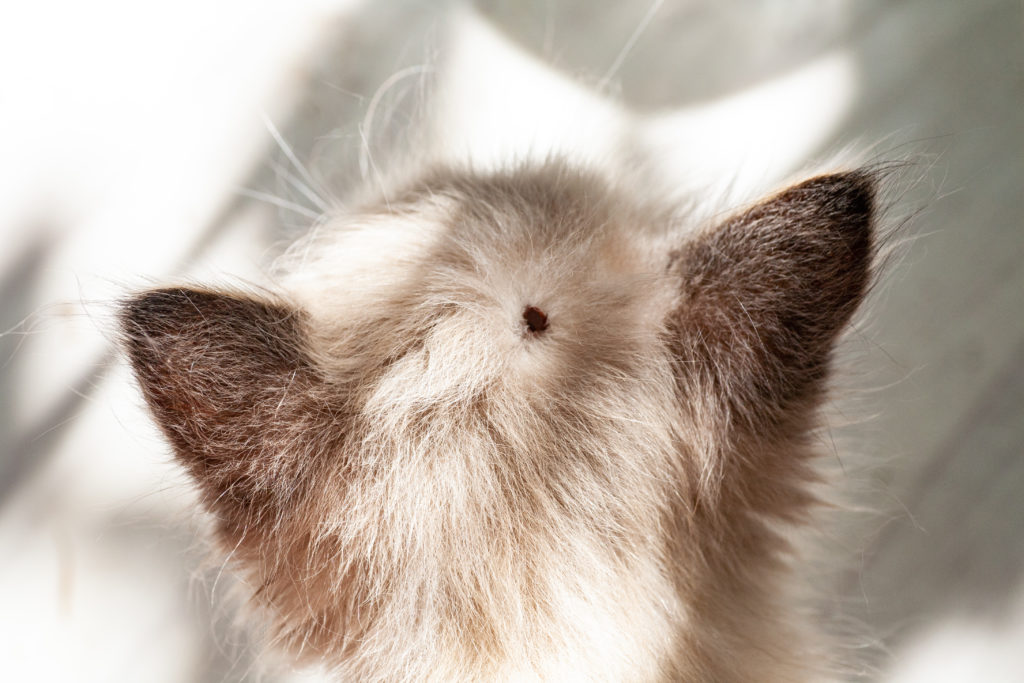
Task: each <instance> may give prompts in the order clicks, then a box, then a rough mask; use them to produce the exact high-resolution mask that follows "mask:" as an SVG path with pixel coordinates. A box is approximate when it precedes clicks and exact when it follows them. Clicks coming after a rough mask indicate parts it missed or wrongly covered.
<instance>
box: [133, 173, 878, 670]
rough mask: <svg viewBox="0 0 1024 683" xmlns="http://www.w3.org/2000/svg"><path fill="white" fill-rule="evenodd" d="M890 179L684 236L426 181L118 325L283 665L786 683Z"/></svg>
mask: <svg viewBox="0 0 1024 683" xmlns="http://www.w3.org/2000/svg"><path fill="white" fill-rule="evenodd" d="M875 195H876V178H875V175H874V174H873V173H872V172H870V171H864V170H855V171H849V172H841V173H836V174H833V175H822V176H817V177H813V178H810V179H809V180H806V181H804V182H802V183H799V184H797V185H794V186H792V187H789V188H788V189H784V190H783V191H781V192H779V193H778V194H775V195H774V196H770V197H767V198H765V199H763V200H762V201H760V202H759V203H756V204H754V205H753V206H749V207H747V208H745V209H741V210H737V211H735V212H734V213H732V214H731V215H730V216H729V217H726V218H723V219H720V220H718V221H716V222H710V223H708V224H696V225H695V224H693V223H692V220H693V219H692V218H688V217H687V216H688V214H687V213H686V212H685V211H682V210H680V209H679V207H677V206H675V205H673V204H672V203H669V202H661V201H659V200H658V199H657V198H650V197H647V196H646V195H645V193H644V192H643V191H642V190H641V189H640V188H638V187H637V183H636V182H633V183H631V181H630V180H629V179H628V177H625V176H623V175H622V174H616V173H610V172H607V171H602V170H601V169H600V168H597V167H595V166H594V165H592V164H590V165H586V166H579V165H574V164H572V163H570V162H567V161H561V160H549V161H546V162H526V163H521V164H513V165H510V166H508V167H506V168H504V169H497V170H490V171H487V172H479V171H474V170H472V169H471V168H465V167H458V166H457V165H450V166H447V167H436V168H431V169H428V170H426V171H423V172H422V173H421V174H420V175H419V176H418V177H415V178H414V179H413V180H411V181H408V182H407V183H405V185H404V187H402V188H401V189H400V191H398V192H393V193H391V195H390V196H389V197H388V199H387V201H384V200H383V199H381V200H378V201H376V202H374V201H371V202H368V203H367V204H366V205H365V207H364V208H363V209H362V210H360V211H355V212H352V213H351V214H350V215H348V216H346V217H344V218H336V219H334V220H333V221H331V222H328V223H327V224H325V225H324V226H322V227H321V228H320V229H318V230H317V231H316V232H315V234H313V235H311V236H310V237H309V238H307V239H306V240H305V241H304V242H302V243H300V244H299V245H297V246H296V247H295V248H294V249H293V250H292V252H291V255H290V257H289V259H288V260H286V263H288V264H290V265H291V267H292V270H291V272H290V274H287V275H285V276H283V278H282V282H281V285H280V287H279V291H275V292H273V293H269V292H259V293H254V292H245V291H237V290H231V291H225V290H220V289H212V288H211V289H188V288H167V289H158V290H153V291H149V292H145V293H142V294H140V295H138V296H136V297H134V298H132V299H130V300H128V301H127V302H126V303H125V304H124V306H123V309H122V312H121V326H122V330H123V336H124V343H125V347H126V349H127V354H128V356H129V358H130V362H131V365H132V367H133V369H134V372H135V375H136V377H137V378H138V382H139V384H140V386H141V389H142V392H143V395H144V396H145V399H146V402H147V403H148V405H149V408H150V409H151V411H152V413H153V415H154V417H155V419H156V421H157V423H158V424H159V426H160V427H161V429H162V430H163V432H164V434H165V435H166V437H167V439H168V440H169V441H170V443H171V445H172V446H173V448H174V452H175V454H176V457H177V459H178V461H179V462H180V463H181V464H182V465H183V466H184V467H185V468H186V469H187V470H188V472H189V473H190V474H191V476H192V478H193V479H194V481H195V483H196V485H197V486H198V487H199V489H200V491H201V492H202V496H203V503H204V506H205V508H206V510H207V511H208V512H209V513H210V514H211V515H212V517H213V518H214V520H215V527H216V531H215V533H216V536H217V541H218V543H219V545H220V547H221V548H222V549H223V550H224V552H225V553H226V554H227V553H229V554H230V560H231V565H232V566H233V567H234V569H235V570H236V571H237V572H238V573H239V574H240V575H241V576H242V577H243V578H244V580H245V583H246V585H248V586H249V587H251V589H252V596H251V599H252V602H253V604H254V605H256V606H257V607H258V609H259V611H260V612H261V613H262V615H263V617H264V618H265V620H266V621H267V623H268V625H269V628H270V631H271V633H272V635H273V637H274V639H275V641H276V642H277V643H278V644H279V645H280V647H282V648H283V649H284V650H285V651H286V652H289V653H291V655H292V656H293V657H294V658H295V660H296V661H302V662H306V661H313V662H319V663H322V664H325V665H327V666H328V667H329V668H330V669H331V670H332V671H333V672H334V673H335V674H336V676H337V679H338V680H346V681H348V680H388V681H420V680H445V681H449V680H450V681H455V680H458V681H462V680H467V681H468V680H550V681H556V680H588V681H597V680H613V681H668V680H674V681H718V682H726V681H796V680H808V679H809V678H810V677H811V676H813V675H816V674H818V673H820V671H818V669H819V667H821V666H823V660H821V659H819V653H818V652H817V651H816V650H815V646H814V643H813V642H812V640H811V639H810V638H809V637H808V629H807V628H806V627H805V626H803V625H801V624H800V622H799V619H798V616H797V615H796V614H795V613H794V610H793V608H792V606H791V605H789V604H788V597H787V595H788V593H787V589H786V575H787V564H788V563H789V559H788V556H789V548H788V544H787V543H786V541H784V540H783V530H784V529H785V528H786V526H787V525H792V524H798V523H800V522H801V521H803V520H805V518H806V517H807V515H808V514H809V512H810V511H811V509H812V507H813V504H814V500H813V496H812V495H811V493H810V492H809V486H810V484H812V483H813V482H814V481H815V479H816V477H815V472H814V467H813V464H814V459H815V456H816V451H815V447H814V440H813V439H812V436H811V435H812V430H813V429H814V428H815V426H816V411H817V408H818V407H819V405H820V404H821V402H822V400H823V398H824V392H825V389H826V381H827V379H828V374H829V364H830V355H831V354H832V350H833V346H834V344H835V342H836V339H837V337H838V336H839V335H840V333H841V332H842V331H843V329H844V326H845V325H846V324H847V323H848V321H849V320H850V317H851V315H852V314H853V312H854V309H855V308H856V307H857V306H858V303H859V302H860V301H861V299H862V298H863V296H864V293H865V289H866V287H867V285H868V283H869V280H870V273H871V268H872V260H873V258H874V251H875V248H874V237H873V233H874V227H873V225H874V222H875V219H874V213H875V208H874V204H875Z"/></svg>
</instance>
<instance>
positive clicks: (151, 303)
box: [118, 287, 199, 337]
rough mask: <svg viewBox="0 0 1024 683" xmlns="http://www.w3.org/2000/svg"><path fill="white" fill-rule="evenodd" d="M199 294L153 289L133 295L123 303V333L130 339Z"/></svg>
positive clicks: (120, 308)
mask: <svg viewBox="0 0 1024 683" xmlns="http://www.w3.org/2000/svg"><path fill="white" fill-rule="evenodd" d="M198 294H199V293H198V292H196V291H194V290H189V289H185V288H183V287H167V288H163V289H151V290H147V291H144V292H140V293H138V294H133V295H131V296H129V297H126V298H125V299H124V300H122V301H121V303H120V305H119V307H118V308H119V310H118V322H119V323H120V326H121V331H122V333H124V334H126V335H128V336H129V337H132V336H135V335H136V334H137V333H138V332H140V331H144V330H147V329H148V328H149V327H151V326H152V323H154V322H155V321H157V320H159V319H160V318H161V317H163V316H164V315H166V314H167V313H168V312H170V311H173V310H175V309H178V308H179V307H180V306H182V305H184V304H187V303H190V302H192V300H193V297H194V296H196V295H198Z"/></svg>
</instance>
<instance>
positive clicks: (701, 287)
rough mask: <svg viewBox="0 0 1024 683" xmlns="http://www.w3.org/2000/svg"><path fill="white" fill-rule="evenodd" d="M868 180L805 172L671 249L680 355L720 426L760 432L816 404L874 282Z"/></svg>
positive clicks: (871, 182) (858, 174)
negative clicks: (835, 351)
mask: <svg viewBox="0 0 1024 683" xmlns="http://www.w3.org/2000/svg"><path fill="white" fill-rule="evenodd" d="M875 184H876V183H875V178H874V176H873V175H872V174H871V173H870V172H869V171H853V172H849V173H837V174H833V175H825V176H819V177H817V178H812V179H810V180H807V181H805V182H803V183H800V184H798V185H795V186H793V187H790V188H789V189H787V190H785V191H783V192H781V193H779V194H777V195H775V196H773V197H770V198H768V199H766V200H764V201H762V202H761V203H759V204H757V205H755V206H753V207H752V208H750V209H748V210H747V211H745V212H743V213H741V214H739V215H736V216H734V217H733V218H731V219H728V220H726V221H725V222H724V223H722V224H721V225H719V226H717V227H715V228H714V229H713V230H710V231H708V232H706V233H704V234H702V235H700V236H698V237H697V238H695V239H694V240H693V241H692V242H690V243H689V244H687V245H685V247H684V248H683V249H681V250H680V251H678V252H677V253H676V254H675V255H674V260H673V264H672V267H673V268H674V270H675V272H676V273H678V274H679V276H680V281H681V282H680V283H681V302H680V305H679V307H678V309H677V310H676V311H675V312H674V315H673V317H672V320H671V321H670V322H671V325H672V327H673V329H674V333H673V339H674V343H675V344H676V349H675V350H676V355H677V356H678V357H679V359H680V361H681V368H682V369H683V371H684V372H685V373H687V374H688V376H689V377H691V378H692V377H693V376H694V373H696V374H697V375H699V376H702V377H703V378H704V379H703V381H702V386H705V388H707V389H708V391H710V392H711V393H712V394H714V395H716V400H717V401H718V404H719V405H720V406H721V410H720V411H719V412H720V413H721V414H723V415H727V416H728V419H729V421H730V424H728V425H724V426H725V427H726V428H727V429H734V428H736V427H741V428H743V429H744V430H746V431H748V432H751V433H754V434H758V435H760V436H761V437H764V436H766V435H768V434H770V433H772V432H773V431H776V430H778V429H780V428H782V429H787V428H788V427H786V425H788V424H790V423H791V420H792V419H793V418H800V417H801V416H803V415H806V414H807V413H808V412H809V409H810V408H813V406H814V405H815V404H816V402H817V401H818V400H819V398H820V395H821V391H822V389H823V384H824V381H825V379H826V376H827V373H828V365H829V358H830V356H831V353H832V346H833V344H834V342H835V341H836V339H837V337H838V336H839V334H840V333H841V332H842V329H843V328H844V326H845V325H846V324H847V323H848V322H849V320H850V317H851V316H852V314H853V312H854V310H855V309H856V307H857V306H858V304H859V303H860V301H861V299H862V298H863V297H864V293H865V291H866V290H867V286H868V282H869V280H870V273H871V262H872V259H873V256H874V236H873V226H874V213H875V192H876V190H875Z"/></svg>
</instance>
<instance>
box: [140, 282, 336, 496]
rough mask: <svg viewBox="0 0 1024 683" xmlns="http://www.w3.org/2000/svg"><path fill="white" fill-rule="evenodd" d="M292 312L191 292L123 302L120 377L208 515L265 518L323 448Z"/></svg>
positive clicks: (299, 325) (312, 384) (320, 403)
mask: <svg viewBox="0 0 1024 683" xmlns="http://www.w3.org/2000/svg"><path fill="white" fill-rule="evenodd" d="M303 322H304V316H303V314H302V312H301V311H297V310H295V309H293V308H290V307H289V306H287V305H285V304H284V303H281V302H275V301H270V300H266V299H258V298H254V297H251V296H248V295H242V294H235V293H225V292H215V291H209V290H205V291H204V290H194V289H184V288H175V289H160V290H154V291H150V292H146V293H143V294H140V295H138V296H136V297H134V298H132V299H131V300H129V301H127V302H126V303H125V304H124V306H123V308H122V310H121V328H122V335H123V337H124V343H125V347H126V350H127V352H128V357H129V360H130V361H131V365H132V369H133V370H134V372H135V376H136V377H137V379H138V381H139V385H140V387H141V388H142V393H143V395H144V396H145V398H146V402H147V403H148V404H149V407H150V410H151V411H152V413H153V416H154V417H155V418H156V421H157V424H159V426H160V428H161V429H162V431H163V432H164V434H165V435H166V436H167V438H168V440H169V441H170V442H171V445H172V446H173V447H174V450H175V455H176V456H177V458H178V460H179V461H180V462H181V463H182V464H183V465H185V467H186V468H187V469H188V470H189V472H190V473H191V474H192V476H193V478H195V480H196V483H197V484H199V486H200V487H201V488H202V489H203V490H204V491H205V492H206V493H207V502H208V503H209V505H210V506H211V507H216V508H217V509H218V511H220V512H223V513H229V516H230V515H236V514H238V513H244V514H246V515H249V514H250V513H255V514H262V513H263V512H268V511H269V510H267V509H266V507H267V506H268V505H275V504H279V503H281V502H283V501H282V499H283V498H287V497H288V496H291V495H293V494H294V493H295V492H296V490H297V489H299V488H300V487H301V485H302V479H303V473H304V472H306V471H308V470H309V468H310V467H312V466H314V465H315V461H316V458H315V457H313V456H315V455H316V454H317V452H318V451H322V450H324V449H325V448H327V447H328V446H329V442H330V439H329V438H328V437H329V434H330V433H331V432H330V431H329V430H327V429H326V428H325V426H324V424H322V423H325V422H326V423H329V422H330V419H331V415H330V409H329V408H325V407H324V404H325V403H326V401H324V397H323V394H324V386H325V383H324V381H323V379H322V378H321V376H320V375H319V374H318V372H317V371H316V369H315V368H314V365H313V363H312V362H311V361H310V360H309V358H308V357H307V355H306V353H305V351H304V350H303V349H304V336H305V335H304V328H303Z"/></svg>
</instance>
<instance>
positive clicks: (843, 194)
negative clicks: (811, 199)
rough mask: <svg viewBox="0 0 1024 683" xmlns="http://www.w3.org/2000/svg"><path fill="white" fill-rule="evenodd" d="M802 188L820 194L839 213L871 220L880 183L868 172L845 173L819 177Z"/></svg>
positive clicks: (812, 179)
mask: <svg viewBox="0 0 1024 683" xmlns="http://www.w3.org/2000/svg"><path fill="white" fill-rule="evenodd" d="M799 187H800V188H803V189H806V190H809V191H813V192H815V193H820V194H821V195H822V197H821V199H822V200H823V203H825V204H827V205H829V206H830V207H832V208H834V209H835V210H836V211H837V212H838V213H841V214H845V215H848V216H850V217H862V218H864V219H870V218H871V216H872V215H873V214H874V211H875V196H876V194H877V192H878V181H877V178H876V177H875V174H873V173H871V172H870V171H868V170H856V171H845V172H841V173H831V174H828V175H822V176H817V177H816V178H811V179H810V180H808V181H806V182H805V183H803V184H802V185H800V186H799Z"/></svg>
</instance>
